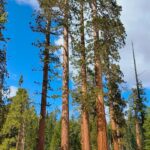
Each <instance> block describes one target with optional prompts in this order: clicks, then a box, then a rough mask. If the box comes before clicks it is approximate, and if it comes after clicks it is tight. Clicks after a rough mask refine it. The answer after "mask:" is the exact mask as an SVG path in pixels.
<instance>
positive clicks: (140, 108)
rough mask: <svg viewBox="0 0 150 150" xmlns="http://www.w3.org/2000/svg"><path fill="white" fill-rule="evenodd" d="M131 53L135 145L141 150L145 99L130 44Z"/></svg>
mask: <svg viewBox="0 0 150 150" xmlns="http://www.w3.org/2000/svg"><path fill="white" fill-rule="evenodd" d="M132 51H133V61H134V69H135V79H136V89H133V97H134V105H135V107H134V112H135V129H136V144H137V150H142V149H143V136H142V132H143V124H144V119H145V104H144V102H145V100H146V99H145V97H143V94H144V90H143V88H142V84H141V83H140V81H139V79H138V73H137V66H136V59H135V53H134V47H133V43H132Z"/></svg>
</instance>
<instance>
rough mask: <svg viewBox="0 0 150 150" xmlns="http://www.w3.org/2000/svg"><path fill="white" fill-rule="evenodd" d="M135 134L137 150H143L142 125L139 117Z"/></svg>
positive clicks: (136, 121)
mask: <svg viewBox="0 0 150 150" xmlns="http://www.w3.org/2000/svg"><path fill="white" fill-rule="evenodd" d="M135 132H136V144H137V150H142V142H141V135H140V125H139V122H138V119H137V115H136V117H135Z"/></svg>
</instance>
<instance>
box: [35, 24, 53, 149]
mask: <svg viewBox="0 0 150 150" xmlns="http://www.w3.org/2000/svg"><path fill="white" fill-rule="evenodd" d="M47 30H48V31H50V21H49V22H48V25H47ZM49 46H50V34H49V32H47V34H46V47H45V51H44V67H43V82H42V97H41V112H40V121H39V130H38V142H37V150H44V144H45V137H44V136H45V117H46V98H47V88H48V70H49V66H48V65H49V49H48V47H49Z"/></svg>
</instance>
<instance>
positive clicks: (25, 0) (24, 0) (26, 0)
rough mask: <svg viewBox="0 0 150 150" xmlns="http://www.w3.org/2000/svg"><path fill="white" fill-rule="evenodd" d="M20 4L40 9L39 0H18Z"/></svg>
mask: <svg viewBox="0 0 150 150" xmlns="http://www.w3.org/2000/svg"><path fill="white" fill-rule="evenodd" d="M16 2H17V3H18V4H26V5H30V6H31V7H33V8H34V9H39V3H38V1H37V0H16Z"/></svg>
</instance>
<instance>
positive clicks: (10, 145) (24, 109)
mask: <svg viewBox="0 0 150 150" xmlns="http://www.w3.org/2000/svg"><path fill="white" fill-rule="evenodd" d="M32 112H33V111H32V110H31V109H30V107H29V97H28V93H27V91H26V90H25V89H23V88H19V89H18V92H17V95H16V96H15V97H14V98H12V100H11V104H10V108H9V112H8V115H7V118H6V122H5V124H4V126H3V128H2V134H3V135H5V138H4V139H3V142H2V144H1V148H0V149H17V150H19V149H22V150H23V149H25V142H26V141H25V137H26V126H27V125H29V124H27V122H28V119H29V118H30V119H33V118H32V117H31V116H32ZM29 116H30V117H29ZM28 117H29V118H28Z"/></svg>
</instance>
